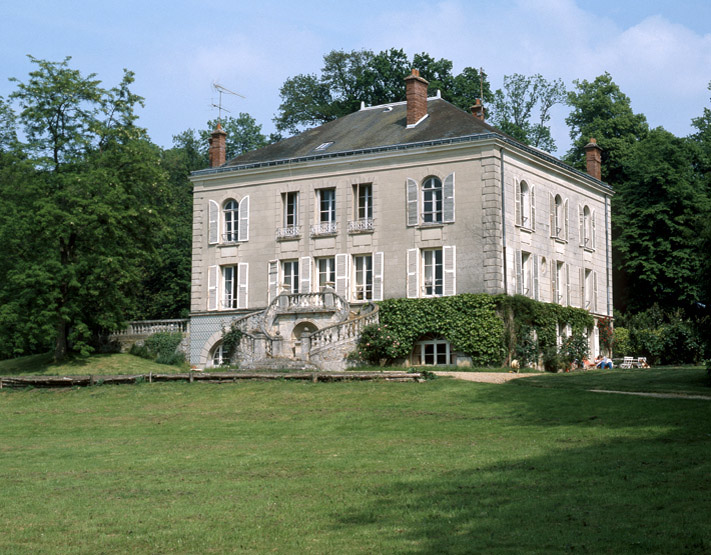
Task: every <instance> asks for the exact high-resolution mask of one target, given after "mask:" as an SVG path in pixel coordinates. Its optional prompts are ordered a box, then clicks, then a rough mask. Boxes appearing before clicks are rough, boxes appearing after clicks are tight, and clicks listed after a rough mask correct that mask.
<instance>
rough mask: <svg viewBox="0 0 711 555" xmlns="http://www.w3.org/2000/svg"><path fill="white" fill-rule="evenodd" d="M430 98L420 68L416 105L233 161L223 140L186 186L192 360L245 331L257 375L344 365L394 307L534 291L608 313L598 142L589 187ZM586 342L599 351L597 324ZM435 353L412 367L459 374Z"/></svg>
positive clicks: (449, 356)
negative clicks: (272, 363) (365, 328)
mask: <svg viewBox="0 0 711 555" xmlns="http://www.w3.org/2000/svg"><path fill="white" fill-rule="evenodd" d="M427 86H428V83H427V81H425V80H424V79H422V78H421V77H420V76H419V74H418V72H417V70H413V73H412V75H410V76H408V77H407V78H406V87H407V95H406V101H404V102H396V103H392V104H385V105H380V106H362V107H361V109H360V110H359V111H357V112H355V113H352V114H350V115H347V116H345V117H342V118H340V119H337V120H334V121H331V122H329V123H326V124H324V125H321V126H319V127H316V128H314V129H310V130H308V131H305V132H303V133H301V134H299V135H296V136H294V137H292V138H289V139H286V140H283V141H281V142H278V143H275V144H272V145H269V146H266V147H264V148H261V149H258V150H255V151H252V152H248V153H245V154H242V155H240V156H238V157H237V158H234V159H233V160H229V161H226V160H225V133H224V132H223V131H222V130H221V128H220V127H219V126H218V128H217V129H216V130H215V132H214V133H213V135H212V139H211V142H210V163H211V167H210V168H208V169H205V170H201V171H197V172H194V173H193V175H192V177H191V180H192V182H193V185H194V213H193V214H194V216H193V247H192V249H193V250H192V289H191V324H190V326H191V332H190V341H191V345H190V362H191V364H193V365H195V366H197V367H206V366H211V365H213V364H219V363H221V362H222V356H223V353H222V347H221V338H222V330H223V329H224V328H226V327H227V326H229V325H230V324H231V323H232V322H235V321H237V322H238V325H239V327H240V329H241V330H242V331H243V332H244V336H243V337H242V345H243V347H244V348H245V350H246V351H245V352H248V356H247V358H245V359H244V360H243V363H245V366H249V364H252V363H254V364H255V365H257V366H258V361H260V360H261V361H262V362H264V361H268V359H270V358H272V359H275V360H278V361H280V362H281V363H283V362H284V361H287V360H299V361H301V362H303V363H304V364H311V365H314V366H316V367H320V368H325V369H338V368H342V367H343V366H344V363H345V362H344V353H345V352H346V350H347V349H348V350H349V349H350V348H352V347H353V344H354V341H355V339H357V333H358V330H359V329H360V327H359V326H361V325H364V324H366V323H368V322H372V321H374V318H376V317H377V316H374V315H376V314H377V307H376V306H375V305H373V301H379V300H383V299H387V298H397V297H408V298H418V297H436V296H446V295H456V294H459V293H492V294H496V293H507V294H522V295H527V296H529V297H531V298H534V299H538V300H541V301H544V302H550V303H560V304H563V305H569V306H575V307H581V308H584V309H586V310H589V311H590V312H591V313H592V314H593V315H594V316H595V317H596V318H599V317H604V316H609V315H611V314H612V273H611V249H610V197H611V195H612V194H613V193H612V189H611V188H610V187H609V186H608V185H606V184H605V183H603V182H601V181H600V149H599V147H598V146H597V145H596V144H595V142H594V140H591V142H590V144H589V145H588V146H587V147H586V150H587V161H588V172H587V173H583V172H580V171H578V170H576V169H573V168H572V167H570V166H568V165H566V164H564V163H562V162H561V161H559V160H558V159H556V158H555V157H553V156H551V155H550V154H548V153H546V152H543V151H541V150H538V149H535V148H531V147H529V146H526V145H523V144H521V143H519V142H517V141H516V140H514V139H512V138H510V137H508V136H507V135H505V134H504V133H502V132H500V131H498V130H497V129H495V128H494V127H492V126H490V125H488V124H487V123H485V121H484V110H483V107H482V106H481V104H480V103H479V102H478V101H477V103H476V104H475V105H474V106H473V107H472V113H468V112H464V111H462V110H460V109H458V108H456V107H455V106H453V105H452V104H450V103H448V102H446V101H445V100H443V99H442V98H440V97H439V95H438V96H435V97H429V98H428V96H427ZM590 342H591V348H592V351H593V354H596V353H597V352H598V351H599V347H598V338H597V329H596V328H593V330H592V332H591V334H590ZM346 347H347V349H346ZM427 349H428V350H427V352H425V351H424V350H423V351H421V352H418V353H413V361H414V362H418V363H438V362H446V363H456V360H455V354H454V353H450V351H449V346H448V344H447V341H446V338H439V339H438V340H433V341H432V345H430V346H429V347H427ZM433 353H434V354H433Z"/></svg>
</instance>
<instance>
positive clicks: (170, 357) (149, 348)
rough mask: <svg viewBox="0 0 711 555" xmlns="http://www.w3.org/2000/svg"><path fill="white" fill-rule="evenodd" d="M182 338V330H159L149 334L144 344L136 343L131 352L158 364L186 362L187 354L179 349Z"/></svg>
mask: <svg viewBox="0 0 711 555" xmlns="http://www.w3.org/2000/svg"><path fill="white" fill-rule="evenodd" d="M182 340H183V334H182V333H180V332H158V333H154V334H153V335H149V336H148V337H147V338H146V339H145V341H144V342H143V345H137V344H135V343H134V344H133V346H132V347H131V350H130V351H129V352H130V353H131V354H132V355H136V356H139V357H142V358H147V359H150V360H155V361H156V362H157V363H158V364H169V365H179V364H181V363H183V362H185V355H184V354H183V353H182V352H179V351H178V350H177V349H178V346H179V345H180V342H181V341H182Z"/></svg>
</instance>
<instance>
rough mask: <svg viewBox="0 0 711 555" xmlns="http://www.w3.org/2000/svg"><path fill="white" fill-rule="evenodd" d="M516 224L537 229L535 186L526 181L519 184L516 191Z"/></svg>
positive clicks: (531, 229) (528, 228)
mask: <svg viewBox="0 0 711 555" xmlns="http://www.w3.org/2000/svg"><path fill="white" fill-rule="evenodd" d="M515 208H516V225H517V226H520V227H522V228H524V229H527V230H530V231H533V230H535V229H536V200H535V187H534V186H529V185H528V183H526V182H525V181H521V182H519V184H518V189H517V191H516V205H515Z"/></svg>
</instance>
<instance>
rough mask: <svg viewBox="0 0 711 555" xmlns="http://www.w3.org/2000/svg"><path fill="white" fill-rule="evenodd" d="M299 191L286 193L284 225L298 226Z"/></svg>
mask: <svg viewBox="0 0 711 555" xmlns="http://www.w3.org/2000/svg"><path fill="white" fill-rule="evenodd" d="M298 209H299V193H298V192H295V191H294V192H291V193H285V194H284V227H296V226H297V225H298V223H299V221H298Z"/></svg>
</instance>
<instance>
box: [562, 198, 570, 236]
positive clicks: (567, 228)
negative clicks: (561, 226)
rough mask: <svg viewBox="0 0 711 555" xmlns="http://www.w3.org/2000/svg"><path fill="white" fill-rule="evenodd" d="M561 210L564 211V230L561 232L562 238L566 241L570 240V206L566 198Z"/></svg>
mask: <svg viewBox="0 0 711 555" xmlns="http://www.w3.org/2000/svg"><path fill="white" fill-rule="evenodd" d="M563 212H564V213H565V231H564V232H563V238H564V239H565V240H566V241H569V240H570V235H569V231H570V206H568V199H565V205H564V208H563Z"/></svg>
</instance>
